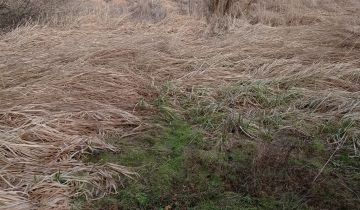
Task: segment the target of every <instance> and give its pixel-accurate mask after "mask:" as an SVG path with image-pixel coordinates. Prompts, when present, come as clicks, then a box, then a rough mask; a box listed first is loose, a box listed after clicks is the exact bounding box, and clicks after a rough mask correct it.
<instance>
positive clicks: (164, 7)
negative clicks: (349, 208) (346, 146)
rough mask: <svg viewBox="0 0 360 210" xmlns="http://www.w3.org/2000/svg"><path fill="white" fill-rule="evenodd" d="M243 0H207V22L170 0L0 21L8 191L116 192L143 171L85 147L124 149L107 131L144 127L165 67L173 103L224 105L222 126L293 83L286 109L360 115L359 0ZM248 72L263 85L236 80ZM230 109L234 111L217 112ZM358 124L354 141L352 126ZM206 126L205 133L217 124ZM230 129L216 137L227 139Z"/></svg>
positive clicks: (37, 197) (48, 199) (25, 200)
mask: <svg viewBox="0 0 360 210" xmlns="http://www.w3.org/2000/svg"><path fill="white" fill-rule="evenodd" d="M94 2H95V3H94ZM96 2H97V3H96ZM234 2H235V1H234ZM238 2H239V3H240V4H244V3H248V5H250V6H249V9H247V10H246V11H247V12H246V11H243V10H244V7H239V8H240V11H238V12H239V13H241V15H234V14H232V13H231V12H228V11H222V12H220V14H219V13H218V14H217V15H214V14H216V13H217V12H215V10H213V11H212V10H210V14H209V15H210V16H209V17H211V18H210V19H211V21H208V22H206V21H205V20H203V19H198V18H194V17H191V16H187V15H182V14H181V13H180V12H179V8H178V4H177V3H178V2H173V1H165V0H162V1H156V4H155V5H153V4H152V3H154V2H148V1H145V0H144V1H138V2H135V3H133V4H128V6H129V7H126V6H124V4H125V3H123V2H122V1H111V2H108V3H104V2H101V3H99V2H98V1H91V2H86V3H81V4H79V5H83V7H80V8H81V10H79V11H77V12H76V13H74V15H73V16H71V18H70V19H68V20H67V21H64V20H63V19H61V17H59V16H55V17H53V18H51V17H49V21H47V24H45V25H43V24H40V25H36V24H30V23H29V24H28V25H26V26H22V27H19V28H16V29H14V30H13V31H11V32H9V33H6V34H3V35H1V37H0V48H1V51H0V100H1V101H0V142H1V144H0V145H1V147H0V152H1V153H0V154H1V156H0V166H1V176H0V186H1V189H2V190H1V191H0V204H1V205H3V206H5V208H8V209H28V208H40V209H41V208H42V209H49V208H54V209H56V208H57V209H66V208H70V204H69V199H70V198H74V197H77V196H85V197H88V199H91V198H99V197H101V196H104V195H106V194H108V193H113V192H115V191H116V190H117V188H118V187H119V186H120V185H121V182H122V178H123V177H124V176H136V175H137V174H136V173H135V172H134V171H133V170H131V169H129V168H126V167H122V166H119V165H114V164H110V163H101V164H100V163H98V164H93V163H84V162H83V161H82V159H83V157H84V155H88V154H96V153H97V152H98V151H101V150H109V151H113V150H117V148H116V147H114V146H112V145H110V144H108V143H106V142H105V141H104V136H105V135H106V134H108V133H118V134H120V136H127V135H131V134H134V133H138V132H141V131H142V129H144V126H145V125H144V124H145V123H144V119H147V118H148V117H149V116H153V114H154V113H153V111H154V110H152V109H150V110H145V111H140V110H139V103H141V101H152V100H154V98H156V97H157V96H158V95H161V92H162V91H164V90H163V89H161V88H160V87H161V86H162V85H163V83H164V82H165V81H171V82H172V83H173V84H175V86H176V87H179V90H180V91H171V90H168V91H169V92H168V93H167V94H166V95H167V97H168V99H167V100H169V102H170V103H171V104H172V105H174V107H177V109H178V111H179V112H182V111H183V110H182V109H183V108H184V103H185V102H187V103H189V104H188V105H191V107H193V104H192V103H200V105H201V104H202V103H204V104H205V105H206V106H207V109H206V110H203V112H199V113H200V115H201V117H204V116H206V115H207V114H209V113H212V114H216V113H220V114H221V115H220V116H218V117H219V118H216V119H220V121H216V119H210V120H215V121H207V123H208V124H207V125H208V126H214V127H215V128H219V126H222V125H226V126H224V128H230V127H231V126H230V125H231V123H233V121H231V119H234V118H232V117H231V116H232V115H231V113H235V112H237V113H240V114H241V115H243V116H252V113H255V112H256V113H262V112H266V113H270V114H273V115H275V114H276V111H277V108H279V107H281V106H282V105H284V104H283V103H285V102H286V100H288V99H289V100H293V98H292V96H291V97H290V98H288V97H285V96H284V97H279V98H277V96H278V95H279V94H278V93H279V92H280V93H281V92H283V91H284V90H290V89H291V90H294V91H295V92H297V93H298V94H300V96H301V97H302V100H298V101H297V98H296V95H295V101H296V103H290V104H291V106H284V107H285V108H287V109H288V110H282V111H283V112H285V113H292V114H294V113H295V114H296V116H297V117H299V118H300V119H302V120H304V121H306V122H307V124H308V125H314V126H315V127H316V126H320V125H322V124H323V121H326V120H327V119H332V120H334V119H335V120H336V119H350V120H351V122H353V123H354V124H353V125H356V126H357V125H358V123H359V116H360V115H359V109H360V108H359V107H360V105H359V100H360V96H359V90H360V84H359V80H360V73H359V72H360V60H359V58H358V55H359V54H360V47H359V43H360V23H359V13H357V11H358V8H359V7H358V4H359V3H358V2H357V1H346V2H345V1H335V0H334V1H330V0H328V1H322V3H321V2H320V1H298V2H297V3H295V1H291V2H292V3H288V4H285V3H284V2H283V1H278V0H277V1H275V0H274V1H249V2H245V1H238ZM251 2H252V3H251ZM205 3H206V2H205ZM196 9H197V8H195V7H194V8H193V9H191V10H196ZM202 9H203V7H201V10H199V14H200V13H201V12H202ZM245 9H246V8H245ZM207 12H209V10H207ZM301 14H303V15H301ZM309 18H310V19H311V21H310V22H309V21H307V20H308V19H309ZM210 19H209V20H210ZM305 19H306V21H305ZM60 23H61V24H60ZM271 26H274V27H271ZM275 26H276V27H275ZM249 81H250V83H251V84H255V83H256V82H260V83H262V84H266V85H265V86H260V87H256V86H255V88H254V87H253V88H252V89H251V88H250V89H249V87H248V86H246V87H243V89H241V85H240V89H239V87H238V86H236V85H235V87H237V88H235V89H232V90H231V88H233V87H234V84H241V83H244V82H249ZM226 85H229V87H230V89H228V90H227V91H225V92H222V93H219V92H218V91H219V90H218V87H224V86H226ZM198 87H204V89H203V90H205V91H204V92H203V93H201V94H200V95H198V92H197V93H196V94H195V93H194V92H193V91H194V90H197V88H198ZM285 92H286V91H285ZM280 95H281V94H280ZM194 97H195V99H196V100H195V99H194ZM273 97H275V98H273ZM284 100H285V102H284ZM219 101H220V103H218V102H219ZM185 106H186V104H185ZM195 107H196V106H195ZM201 107H202V108H203V106H201ZM284 107H283V108H284ZM219 109H220V111H219ZM224 113H225V114H226V115H227V114H229V113H230V115H229V116H224V115H222V114H224ZM192 117H194V116H192ZM222 117H224V118H222ZM249 118H250V117H249ZM223 119H228V124H221V123H224V122H223V121H222V120H223ZM229 119H230V120H229ZM202 120H203V119H202ZM202 122H203V121H202ZM219 123H220V124H219ZM241 125H242V127H240V128H241V129H240V131H238V132H243V133H245V135H247V136H248V137H250V139H251V138H256V139H262V140H263V138H264V136H263V132H260V133H259V131H261V129H259V128H260V127H259V125H256V126H255V127H254V126H253V128H252V129H247V130H246V129H245V128H246V127H244V125H243V124H241ZM236 126H238V125H236ZM356 126H355V127H356ZM145 127H146V126H145ZM214 127H213V128H214ZM237 129H239V127H237ZM212 130H213V131H216V132H218V131H219V132H220V133H222V134H224V132H227V133H226V135H225V136H227V135H228V133H231V135H232V131H233V129H228V130H226V129H225V131H224V130H221V131H220V130H218V129H212ZM241 130H242V131H241ZM280 130H281V129H280ZM295 130H296V133H297V134H299V131H301V130H299V129H298V128H296V129H295ZM354 130H355V131H354ZM287 131H288V130H287ZM351 132H354V133H352V135H351V136H353V137H354V139H353V140H352V141H354V142H357V141H358V139H356V138H355V137H356V136H357V134H356V129H354V128H352V129H351ZM300 133H302V132H300ZM209 134H210V135H209V136H208V138H209V139H215V138H217V137H218V136H219V135H218V134H219V133H215V132H214V133H212V132H209ZM284 135H285V134H284ZM299 135H300V134H299ZM330 136H331V135H330ZM272 138H276V137H272ZM330 139H332V138H330V137H329V139H326V140H329V143H330V144H332V143H334V144H335V145H341V142H336V141H335V142H331V140H330ZM237 140H239V139H237V138H233V141H237ZM332 140H333V139H332ZM233 141H230V143H229V142H220V144H218V145H220V147H223V148H226V147H227V146H229V145H230V146H231V145H232V144H233ZM357 144H358V143H354V144H353V145H355V146H354V147H353V148H354V149H353V150H352V151H353V152H354V154H355V155H358V146H357ZM261 148H264V147H263V144H259V151H261V150H262V149H261ZM263 151H264V153H261V152H260V153H259V156H258V159H257V161H258V162H259V164H261V162H263V161H261V160H262V159H264V157H265V156H262V154H265V153H266V148H265V149H263ZM276 151H277V150H274V152H275V153H276ZM276 156H277V154H274V156H273V157H276ZM265 159H266V158H265ZM261 187H263V185H260V188H261ZM266 190H268V191H271V190H273V189H272V188H271V189H266Z"/></svg>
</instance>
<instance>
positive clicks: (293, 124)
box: [74, 83, 360, 210]
mask: <svg viewBox="0 0 360 210" xmlns="http://www.w3.org/2000/svg"><path fill="white" fill-rule="evenodd" d="M162 93H163V94H162V95H160V96H159V98H158V100H157V101H156V102H155V103H154V105H155V107H156V109H157V110H158V115H157V116H158V117H154V119H153V122H151V124H152V125H154V129H151V131H149V132H147V133H146V134H144V135H142V136H139V137H137V138H124V139H119V137H116V136H114V137H111V138H109V141H111V142H113V143H114V142H115V144H116V146H117V147H118V148H119V149H120V150H121V151H120V152H118V153H108V152H104V153H100V154H98V155H96V156H94V155H93V156H89V157H88V158H87V160H88V161H91V162H114V163H119V164H122V165H126V166H131V167H133V168H134V169H135V170H136V171H137V172H138V173H139V174H140V178H138V179H135V180H132V179H128V180H126V181H125V182H124V183H123V186H124V187H123V188H120V189H119V191H118V193H117V194H116V195H113V196H110V197H106V198H103V199H100V200H98V201H95V202H91V203H86V204H82V205H75V204H77V203H81V199H77V200H75V202H74V208H75V207H76V208H84V209H209V210H210V209H274V210H275V209H356V208H357V206H358V201H359V197H358V195H360V189H359V186H358V183H359V181H360V165H359V156H356V154H355V152H356V149H357V146H358V145H356V144H358V141H359V139H358V138H359V136H358V134H357V129H356V128H357V126H358V125H357V123H358V122H355V121H352V120H351V119H348V118H346V117H343V118H340V119H337V118H331V117H330V118H329V117H327V116H326V117H325V116H324V115H322V114H321V113H318V112H317V111H316V109H318V108H319V104H318V105H316V106H310V105H309V104H312V98H309V97H307V96H305V95H304V94H303V93H302V92H301V91H299V90H296V89H295V88H293V89H280V88H278V87H277V86H276V85H274V84H266V83H254V84H251V83H240V84H235V85H231V86H228V87H222V88H219V89H218V90H213V89H207V88H199V89H193V90H191V91H186V90H181V89H177V88H176V87H175V86H173V85H170V84H168V85H166V86H165V87H164V89H163V90H162ZM175 96H176V100H174V97H175ZM320 97H321V96H320ZM354 148H355V149H354Z"/></svg>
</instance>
